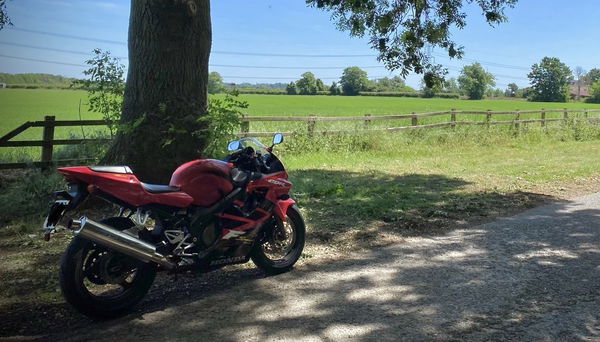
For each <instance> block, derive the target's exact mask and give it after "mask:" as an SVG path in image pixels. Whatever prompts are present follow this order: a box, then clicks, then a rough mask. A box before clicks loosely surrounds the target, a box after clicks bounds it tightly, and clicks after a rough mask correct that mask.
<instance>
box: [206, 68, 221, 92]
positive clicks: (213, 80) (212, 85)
mask: <svg viewBox="0 0 600 342" xmlns="http://www.w3.org/2000/svg"><path fill="white" fill-rule="evenodd" d="M207 88H208V93H209V94H217V93H220V92H222V91H223V89H225V86H224V85H223V77H221V75H220V74H219V73H218V72H216V71H213V72H211V73H210V74H208V87H207Z"/></svg>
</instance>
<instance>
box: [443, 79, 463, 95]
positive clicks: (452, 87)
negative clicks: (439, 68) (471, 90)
mask: <svg viewBox="0 0 600 342" xmlns="http://www.w3.org/2000/svg"><path fill="white" fill-rule="evenodd" d="M443 90H444V91H445V92H448V93H460V88H459V87H458V84H457V83H456V78H454V77H450V78H449V79H447V80H444V87H443Z"/></svg>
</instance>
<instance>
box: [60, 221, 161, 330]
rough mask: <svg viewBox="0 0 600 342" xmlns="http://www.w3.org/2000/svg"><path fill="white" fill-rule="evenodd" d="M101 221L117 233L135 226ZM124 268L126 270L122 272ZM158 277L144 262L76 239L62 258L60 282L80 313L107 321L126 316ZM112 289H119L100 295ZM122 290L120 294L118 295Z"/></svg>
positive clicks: (128, 222)
mask: <svg viewBox="0 0 600 342" xmlns="http://www.w3.org/2000/svg"><path fill="white" fill-rule="evenodd" d="M100 222H101V223H104V224H106V225H109V226H111V227H113V228H115V229H118V230H125V229H129V228H132V227H133V226H134V223H133V222H132V221H131V220H129V219H127V218H124V217H111V218H108V219H104V220H102V221H100ZM121 269H125V271H123V272H119V271H120V270H121ZM109 273H111V274H109ZM125 276H127V277H125ZM155 276H156V265H155V264H152V263H142V262H140V261H137V260H134V259H132V258H129V257H126V256H124V255H122V254H119V253H116V252H112V251H110V250H109V249H107V248H105V247H102V246H99V245H97V244H95V243H93V242H91V241H89V240H86V239H83V238H80V237H75V238H74V239H73V240H72V241H71V243H70V244H69V246H68V247H67V250H66V251H65V253H64V254H63V256H62V258H61V265H60V273H59V280H60V288H61V290H62V293H63V296H64V297H65V299H66V301H67V302H68V303H69V304H71V305H72V306H73V307H74V308H75V309H77V311H79V312H81V313H82V314H84V315H87V316H89V317H92V318H95V319H108V318H114V317H118V316H120V315H122V314H124V313H126V312H127V311H129V309H130V308H131V307H132V306H134V305H135V304H137V303H138V302H139V301H140V300H141V299H142V298H143V297H144V296H145V295H146V293H147V292H148V290H149V289H150V287H151V286H152V282H153V281H154V277H155ZM107 278H108V279H109V281H107ZM121 279H122V280H121ZM128 279H129V281H128ZM86 283H87V285H86ZM110 286H113V287H116V289H108V291H107V292H104V293H98V292H100V291H104V287H110ZM119 287H121V292H119V293H116V292H117V291H118V289H119Z"/></svg>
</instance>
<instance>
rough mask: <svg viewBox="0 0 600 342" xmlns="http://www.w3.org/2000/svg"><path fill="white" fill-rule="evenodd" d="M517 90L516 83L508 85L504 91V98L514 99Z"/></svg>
mask: <svg viewBox="0 0 600 342" xmlns="http://www.w3.org/2000/svg"><path fill="white" fill-rule="evenodd" d="M518 90H519V86H518V85H517V84H516V83H509V84H508V86H507V87H506V90H505V91H504V96H506V97H516V96H517V91H518Z"/></svg>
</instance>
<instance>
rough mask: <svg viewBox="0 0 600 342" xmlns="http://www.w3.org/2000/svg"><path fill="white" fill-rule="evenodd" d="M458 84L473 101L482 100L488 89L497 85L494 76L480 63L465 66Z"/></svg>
mask: <svg viewBox="0 0 600 342" xmlns="http://www.w3.org/2000/svg"><path fill="white" fill-rule="evenodd" d="M458 84H459V85H460V88H461V89H462V90H463V91H464V92H465V93H466V94H467V96H468V97H469V99H471V100H481V99H482V98H483V95H484V94H485V91H486V89H488V87H490V86H494V85H496V83H495V82H494V75H492V74H490V73H488V72H486V71H485V70H484V69H483V67H482V66H481V64H479V63H473V64H471V65H465V66H464V67H463V69H462V71H461V73H460V76H459V77H458Z"/></svg>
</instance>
